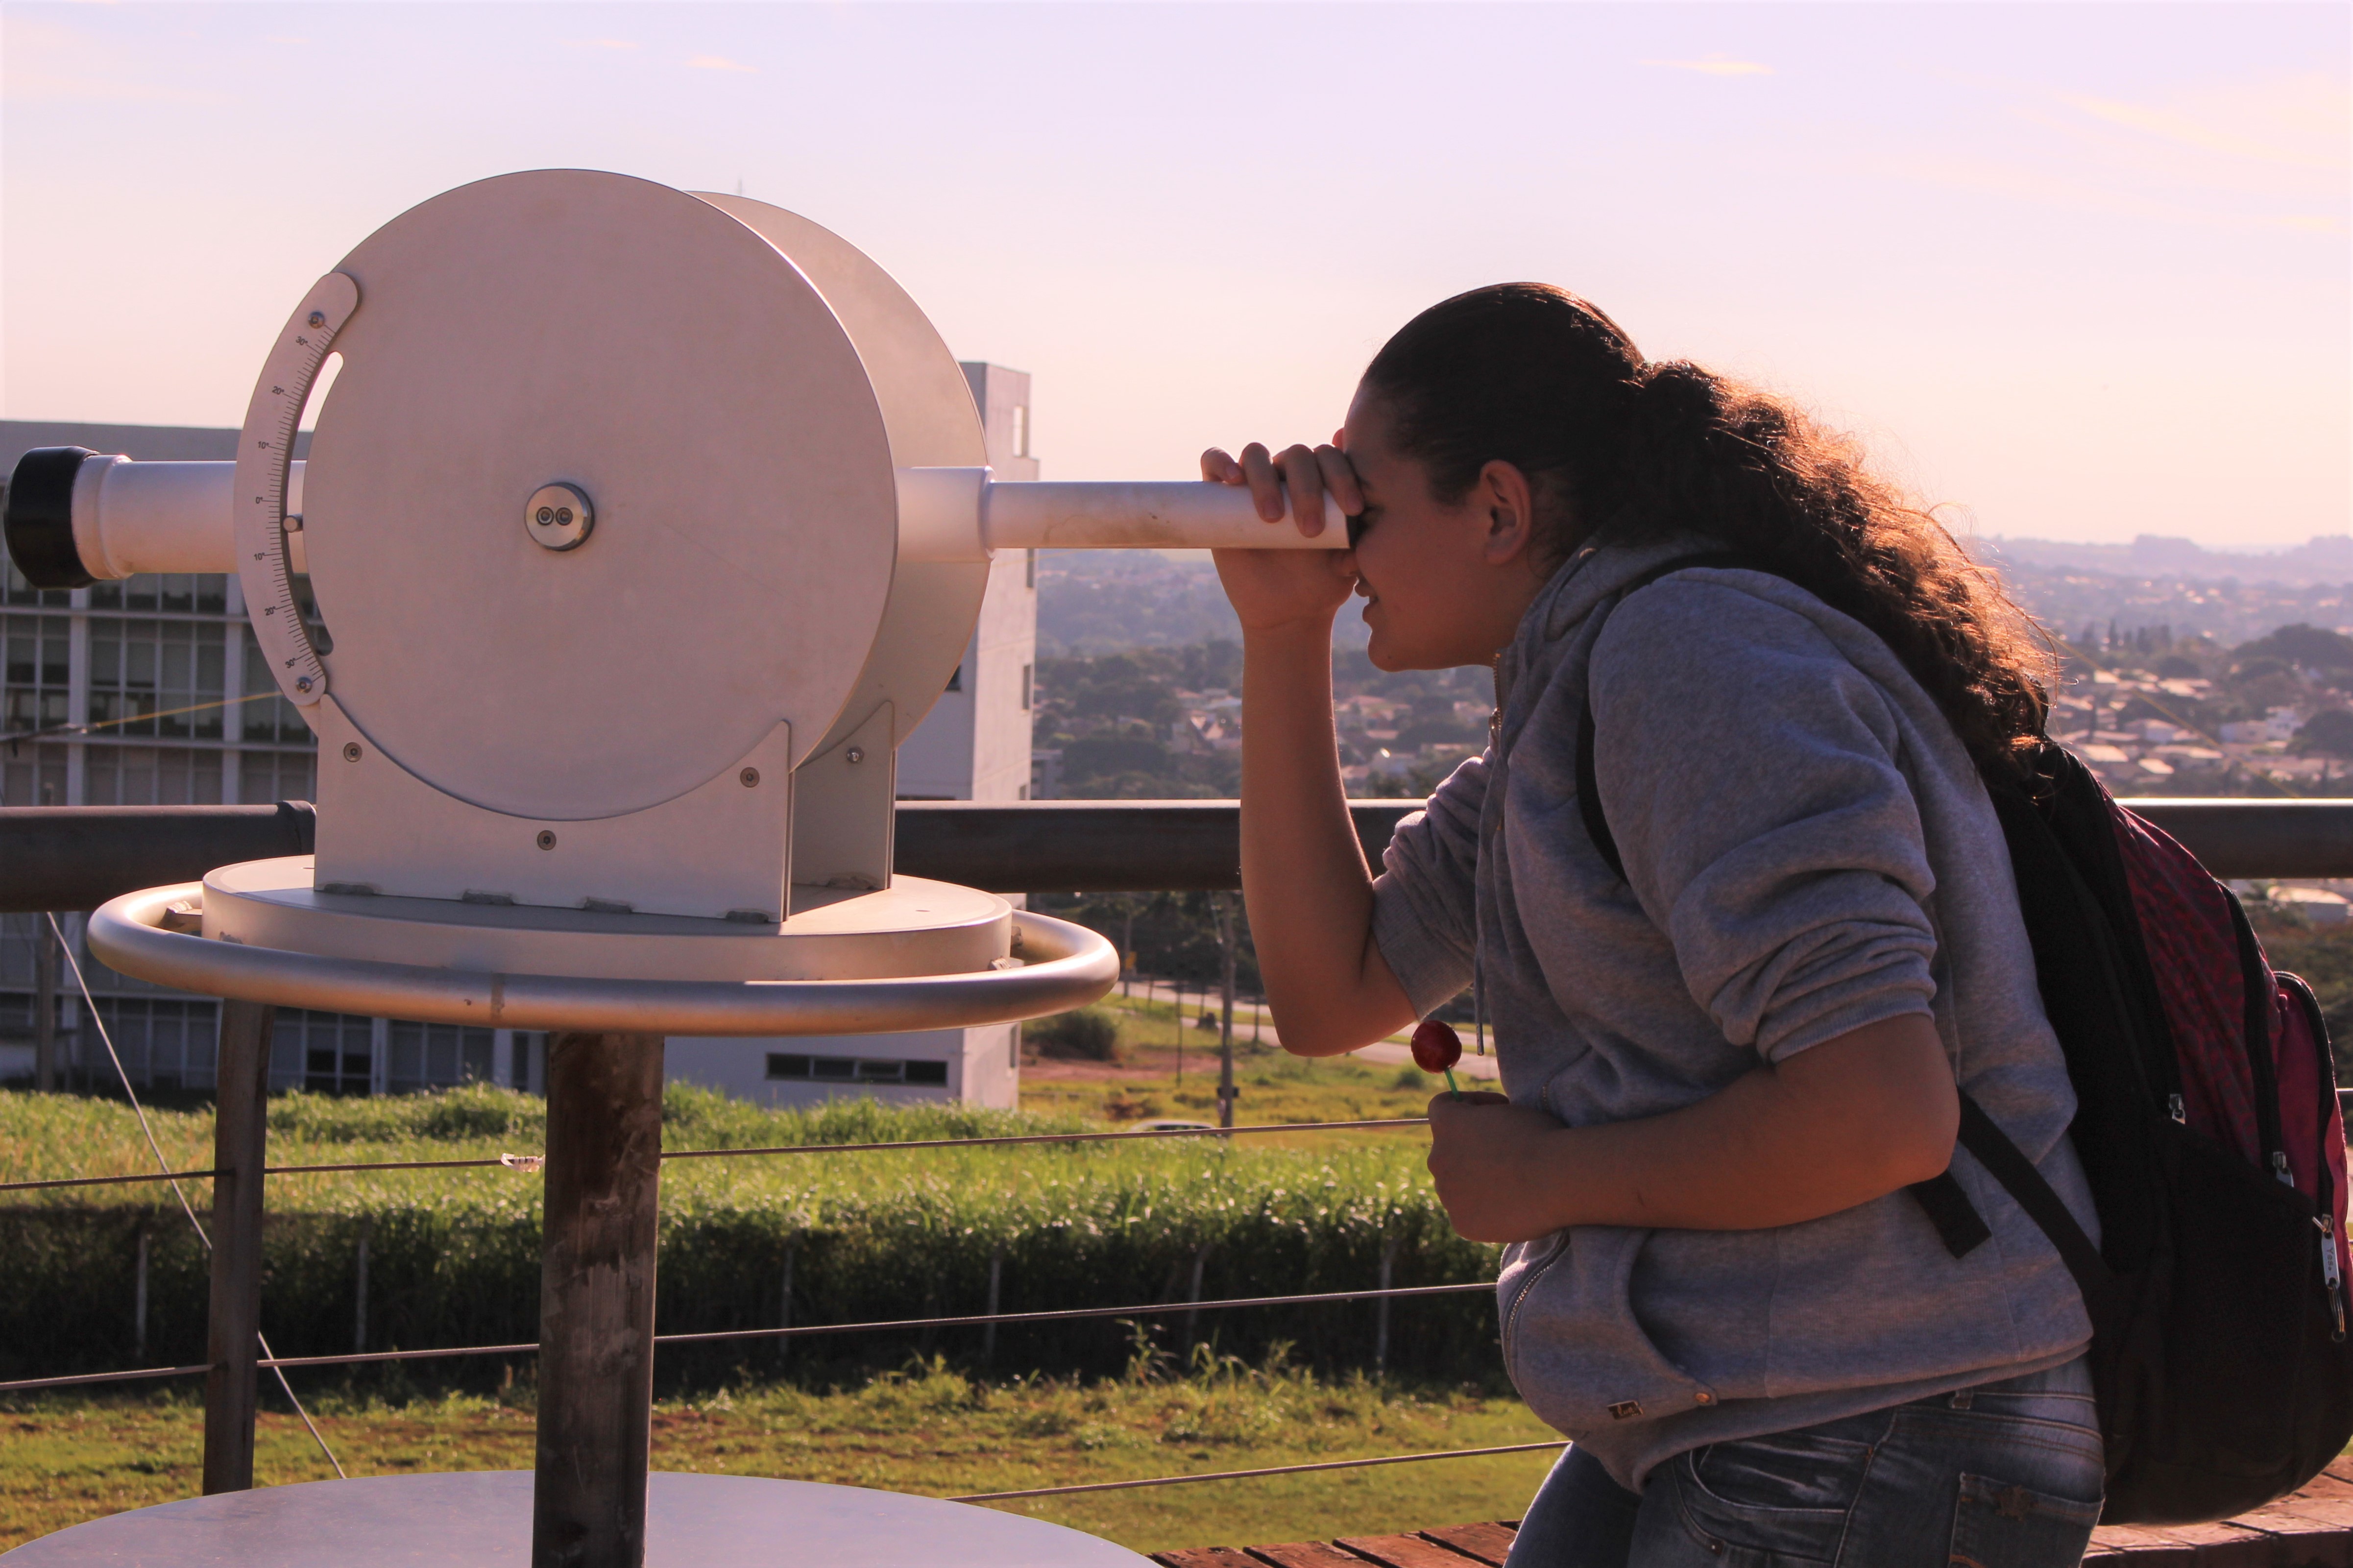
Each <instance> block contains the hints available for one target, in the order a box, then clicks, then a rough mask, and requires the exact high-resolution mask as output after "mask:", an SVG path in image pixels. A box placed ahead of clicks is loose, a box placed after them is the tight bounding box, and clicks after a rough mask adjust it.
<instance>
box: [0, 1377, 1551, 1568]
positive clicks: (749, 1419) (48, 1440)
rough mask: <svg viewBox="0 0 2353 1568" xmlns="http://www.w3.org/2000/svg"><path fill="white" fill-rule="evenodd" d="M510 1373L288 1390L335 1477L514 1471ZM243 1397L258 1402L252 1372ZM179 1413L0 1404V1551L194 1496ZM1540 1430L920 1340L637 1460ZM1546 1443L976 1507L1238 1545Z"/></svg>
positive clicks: (1407, 1448)
mask: <svg viewBox="0 0 2353 1568" xmlns="http://www.w3.org/2000/svg"><path fill="white" fill-rule="evenodd" d="M529 1394H530V1391H529V1388H528V1386H527V1385H523V1386H520V1387H518V1388H515V1389H511V1390H509V1391H507V1392H506V1394H505V1395H504V1396H503V1397H499V1396H475V1395H452V1396H448V1397H444V1398H438V1399H429V1400H428V1399H416V1400H409V1401H405V1402H385V1401H383V1400H374V1399H362V1398H343V1397H338V1396H336V1395H334V1394H332V1393H330V1394H318V1395H314V1396H312V1400H311V1410H312V1414H313V1415H314V1416H315V1417H317V1418H318V1419H319V1421H320V1425H321V1427H322V1430H323V1431H324V1432H325V1433H326V1435H327V1438H328V1441H329V1442H331V1443H332V1444H333V1446H334V1447H335V1451H336V1454H337V1456H338V1458H341V1459H342V1460H343V1467H344V1468H345V1469H346V1470H348V1471H349V1472H350V1473H351V1474H353V1475H354V1476H363V1475H396V1474H407V1473H416V1472H421V1471H431V1470H457V1469H519V1468H529V1467H530V1465H531V1463H532V1443H533V1426H532V1416H531V1412H530V1409H529V1403H530V1401H529ZM264 1398H265V1404H269V1405H275V1402H276V1396H275V1395H274V1394H265V1396H264ZM281 1410H282V1406H281V1407H278V1408H275V1409H272V1410H269V1411H267V1412H265V1414H264V1415H262V1417H261V1422H260V1428H259V1445H258V1453H257V1458H256V1479H257V1480H259V1482H260V1483H261V1484H262V1485H265V1486H272V1485H283V1484H286V1483H289V1482H293V1481H306V1480H319V1479H329V1478H331V1477H332V1471H331V1470H329V1468H327V1465H326V1462H325V1461H324V1460H323V1459H322V1458H320V1456H319V1452H318V1450H317V1448H316V1447H313V1446H312V1444H311V1439H310V1437H309V1436H308V1435H307V1434H306V1433H305V1432H304V1431H303V1430H302V1427H301V1425H300V1423H298V1422H297V1421H296V1420H295V1418H294V1417H293V1416H292V1415H290V1414H282V1413H280V1411H281ZM201 1427H202V1415H201V1410H200V1408H199V1406H198V1405H197V1404H196V1403H195V1397H194V1394H193V1392H192V1391H187V1390H183V1391H181V1392H180V1393H179V1394H176V1395H174V1396H168V1397H153V1398H149V1397H136V1396H125V1397H121V1398H105V1399H95V1400H91V1399H66V1398H47V1399H40V1400H33V1399H23V1398H20V1399H18V1400H16V1401H15V1402H13V1403H7V1404H0V1433H5V1438H0V1550H5V1549H6V1548H8V1547H12V1546H15V1545H16V1544H18V1543H19V1542H24V1541H26V1540H29V1539H31V1538H33V1537H35V1536H37V1535H42V1534H47V1532H49V1531H55V1530H61V1529H63V1528H65V1527H66V1526H68V1525H70V1524H75V1523H79V1522H80V1521H83V1520H86V1519H94V1518H97V1517H100V1516H101V1515H104V1514H109V1513H115V1512H119V1511H121V1510H124V1509H130V1508H139V1507H144V1506H146V1505H148V1504H151V1503H157V1502H164V1501H168V1500H172V1499H174V1498H181V1497H187V1496H191V1495H193V1494H195V1491H196V1490H197V1489H198V1484H197V1483H198V1479H199V1470H200V1458H201V1453H202V1431H201ZM1550 1436H1553V1434H1551V1433H1550V1432H1548V1431H1546V1429H1545V1428H1544V1427H1543V1426H1542V1425H1541V1424H1540V1423H1538V1422H1537V1421H1536V1420H1535V1417H1534V1416H1532V1415H1528V1414H1527V1413H1526V1411H1525V1408H1523V1407H1522V1406H1521V1405H1519V1404H1518V1403H1517V1402H1516V1401H1514V1400H1509V1399H1499V1398H1494V1397H1488V1396H1482V1395H1480V1394H1472V1393H1467V1392H1448V1391H1436V1392H1431V1391H1419V1392H1417V1391H1414V1390H1410V1389H1405V1388H1399V1387H1396V1386H1391V1385H1385V1384H1379V1383H1376V1382H1373V1381H1370V1380H1366V1379H1363V1378H1350V1379H1345V1380H1341V1381H1337V1382H1330V1381H1322V1380H1318V1379H1316V1378H1314V1377H1313V1376H1310V1375H1307V1374H1304V1373H1299V1372H1297V1371H1293V1370H1289V1369H1283V1368H1280V1367H1277V1368H1274V1369H1272V1370H1269V1369H1267V1368H1265V1367H1257V1368H1252V1367H1246V1366H1243V1365H1241V1364H1240V1363H1235V1362H1231V1361H1228V1362H1222V1363H1219V1362H1216V1361H1210V1362H1208V1364H1207V1365H1206V1366H1203V1367H1200V1368H1197V1369H1196V1371H1195V1372H1194V1373H1193V1375H1190V1376H1187V1377H1184V1378H1170V1377H1168V1376H1167V1375H1166V1371H1165V1369H1155V1368H1151V1367H1145V1368H1139V1369H1136V1373H1134V1374H1131V1375H1127V1376H1122V1377H1119V1378H1116V1379H1113V1380H1108V1381H1103V1382H1097V1383H1092V1384H1078V1383H1073V1382H1058V1381H1050V1380H1040V1379H1028V1380H1010V1381H1005V1382H997V1383H987V1382H982V1381H979V1380H976V1379H975V1378H972V1377H970V1376H968V1375H966V1374H965V1373H959V1372H957V1371H955V1369H953V1368H950V1367H948V1366H945V1365H944V1364H941V1363H936V1362H934V1363H916V1364H913V1365H912V1366H910V1367H909V1368H908V1369H907V1370H904V1371H901V1372H895V1373H884V1374H882V1375H881V1376H877V1377H875V1378H872V1379H871V1380H870V1381H868V1382H866V1383H865V1384H861V1385H860V1386H858V1387H854V1388H849V1389H844V1390H841V1391H839V1392H833V1393H810V1392H805V1391H802V1390H799V1389H795V1388H790V1387H765V1388H761V1387H753V1386H736V1387H731V1388H726V1389H723V1390H720V1391H717V1392H714V1393H712V1394H706V1395H704V1396H702V1397H701V1398H698V1399H694V1400H691V1401H678V1400H672V1401H665V1402H663V1403H662V1404H660V1405H658V1406H657V1409H656V1413H655V1416H654V1448H653V1462H654V1468H657V1469H678V1470H698V1471H703V1472H708V1473H718V1474H737V1475H758V1476H780V1477H786V1478H790V1479H800V1480H818V1481H834V1482H839V1483H843V1484H847V1485H851V1486H866V1487H881V1488H886V1489H893V1490H900V1491H909V1492H917V1493H924V1494H928V1495H932V1496H940V1497H945V1496H955V1495H957V1494H959V1493H965V1492H978V1491H998V1490H1012V1489H1020V1488H1025V1487H1033V1486H1057V1485H1071V1484H1077V1483H1082V1482H1086V1481H1096V1480H1124V1479H1132V1478H1137V1477H1144V1476H1159V1475H1177V1474H1185V1473H1188V1472H1198V1471H1205V1470H1227V1469H1249V1468H1258V1467H1261V1466H1268V1465H1282V1464H1295V1463H1306V1462H1314V1461H1315V1460H1319V1459H1335V1458H1368V1457H1372V1456H1376V1455H1382V1454H1397V1453H1412V1452H1419V1451H1422V1450H1428V1449H1437V1448H1456V1447H1461V1448H1469V1447H1490V1446H1494V1445H1500V1444H1505V1443H1525V1442H1541V1441H1544V1440H1546V1439H1547V1438H1549V1437H1550ZM1552 1458H1553V1456H1552V1455H1550V1454H1548V1453H1535V1454H1514V1455H1503V1456H1497V1457H1493V1458H1480V1459H1460V1460H1446V1461H1441V1462H1435V1463H1430V1464H1419V1465H1400V1466H1395V1467H1383V1468H1376V1469H1370V1470H1353V1471H1349V1470H1344V1471H1338V1472H1333V1473H1325V1474H1321V1475H1303V1476H1288V1477H1278V1478H1270V1479H1263V1480H1240V1481H1219V1482H1211V1483H1208V1484H1205V1485H1198V1486H1184V1487H1167V1488H1148V1489H1136V1490H1132V1491H1119V1492H1108V1493H1101V1494H1096V1495H1094V1496H1089V1497H1076V1498H1046V1499H1031V1500H1019V1501H1011V1502H1006V1503H1001V1504H997V1505H993V1506H997V1507H1001V1508H1005V1509H1007V1510H1011V1511H1017V1512H1021V1513H1026V1514H1029V1515H1031V1516H1033V1517H1036V1518H1039V1519H1047V1520H1052V1521H1056V1522H1058V1523H1062V1524H1068V1525H1072V1526H1075V1527H1077V1528H1079V1529H1082V1530H1086V1531H1092V1532H1093V1533H1095V1534H1098V1535H1103V1536H1105V1537H1108V1538H1109V1539H1111V1540H1113V1541H1117V1542H1122V1543H1123V1544H1124V1545H1127V1546H1129V1547H1132V1548H1134V1549H1135V1550H1137V1551H1143V1552H1155V1551H1164V1550H1166V1549H1169V1548H1172V1547H1179V1546H1206V1545H1220V1544H1222V1545H1229V1546H1240V1545H1250V1544H1256V1543H1260V1542H1274V1541H1299V1540H1306V1539H1313V1538H1315V1537H1319V1536H1324V1537H1328V1536H1332V1535H1341V1534H1367V1533H1374V1532H1380V1531H1402V1530H1413V1529H1424V1528H1428V1527H1430V1526H1431V1525H1437V1524H1459V1523H1465V1522H1469V1521H1474V1520H1482V1519H1512V1518H1516V1517H1518V1515H1519V1512H1520V1510H1521V1508H1522V1507H1523V1505H1525V1502H1526V1500H1527V1498H1528V1496H1529V1495H1530V1494H1531V1493H1532V1492H1533V1491H1534V1490H1535V1485H1536V1483H1537V1481H1538V1480H1539V1479H1542V1477H1543V1474H1544V1470H1545V1468H1546V1466H1547V1465H1548V1464H1549V1463H1550V1462H1551V1459H1552Z"/></svg>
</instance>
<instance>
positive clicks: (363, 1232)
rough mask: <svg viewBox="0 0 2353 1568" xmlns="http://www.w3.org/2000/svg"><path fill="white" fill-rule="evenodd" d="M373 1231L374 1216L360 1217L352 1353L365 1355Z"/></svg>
mask: <svg viewBox="0 0 2353 1568" xmlns="http://www.w3.org/2000/svg"><path fill="white" fill-rule="evenodd" d="M374 1232H375V1215H360V1238H359V1257H358V1258H357V1259H356V1260H355V1261H356V1262H357V1264H358V1268H356V1269H355V1270H354V1274H355V1276H356V1277H355V1278H354V1279H353V1280H352V1353H353V1355H364V1354H366V1353H367V1299H368V1241H369V1239H370V1237H371V1236H372V1235H373V1233H374Z"/></svg>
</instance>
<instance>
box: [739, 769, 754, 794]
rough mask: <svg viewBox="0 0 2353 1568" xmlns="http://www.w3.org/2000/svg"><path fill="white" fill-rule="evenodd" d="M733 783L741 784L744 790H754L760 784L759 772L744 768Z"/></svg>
mask: <svg viewBox="0 0 2353 1568" xmlns="http://www.w3.org/2000/svg"><path fill="white" fill-rule="evenodd" d="M735 782H736V783H738V784H742V785H743V786H744V788H745V789H754V788H756V787H757V786H758V784H759V783H760V770H759V769H757V768H745V769H744V771H743V772H742V773H737V774H736V775H735Z"/></svg>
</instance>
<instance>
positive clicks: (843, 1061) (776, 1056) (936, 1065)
mask: <svg viewBox="0 0 2353 1568" xmlns="http://www.w3.org/2000/svg"><path fill="white" fill-rule="evenodd" d="M768 1077H769V1078H770V1079H777V1080H782V1081H784V1082H788V1083H861V1084H873V1083H911V1084H931V1085H937V1086H941V1087H944V1086H945V1085H946V1083H947V1081H948V1064H947V1063H945V1062H922V1061H915V1062H910V1061H886V1060H881V1059H878V1058H871V1057H808V1056H801V1055H799V1054H797V1053H796V1052H788V1051H771V1052H769V1053H768Z"/></svg>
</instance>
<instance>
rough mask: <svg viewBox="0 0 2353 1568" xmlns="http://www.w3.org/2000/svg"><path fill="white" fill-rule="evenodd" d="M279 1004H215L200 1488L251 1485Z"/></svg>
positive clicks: (211, 1489)
mask: <svg viewBox="0 0 2353 1568" xmlns="http://www.w3.org/2000/svg"><path fill="white" fill-rule="evenodd" d="M277 1012H278V1010H277V1009H276V1008H274V1007H265V1006H263V1005H260V1004H259V1003H256V1002H223V1003H222V1004H221V1012H220V1050H219V1056H218V1067H217V1069H216V1075H215V1078H216V1083H217V1085H218V1089H217V1101H216V1105H217V1110H216V1115H215V1116H214V1119H213V1166H214V1168H215V1170H216V1171H217V1172H218V1174H216V1175H215V1176H214V1177H213V1225H212V1243H213V1258H212V1307H211V1311H210V1313H209V1315H208V1318H207V1320H206V1356H207V1359H208V1360H209V1361H210V1362H211V1363H212V1370H211V1371H210V1372H209V1373H206V1377H205V1490H206V1493H212V1492H241V1491H245V1490H247V1489H249V1488H250V1487H251V1486H252V1485H253V1414H254V1399H255V1392H256V1379H257V1376H258V1371H257V1369H256V1367H255V1365H254V1363H255V1361H256V1360H257V1359H258V1356H259V1346H260V1342H261V1184H262V1179H263V1178H262V1174H261V1167H262V1165H263V1163H265V1161H266V1159H267V1156H268V1153H269V1034H270V1026H271V1024H272V1022H273V1021H274V1020H275V1018H276V1016H277Z"/></svg>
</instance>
